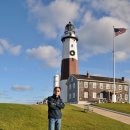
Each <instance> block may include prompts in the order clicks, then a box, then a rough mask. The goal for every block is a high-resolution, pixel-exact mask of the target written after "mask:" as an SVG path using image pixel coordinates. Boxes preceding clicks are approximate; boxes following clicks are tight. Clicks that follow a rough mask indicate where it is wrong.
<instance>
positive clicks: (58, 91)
mask: <svg viewBox="0 0 130 130" xmlns="http://www.w3.org/2000/svg"><path fill="white" fill-rule="evenodd" d="M55 95H56V96H60V89H59V88H57V89H56V90H55Z"/></svg>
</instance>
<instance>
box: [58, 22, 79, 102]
mask: <svg viewBox="0 0 130 130" xmlns="http://www.w3.org/2000/svg"><path fill="white" fill-rule="evenodd" d="M61 41H62V44H63V49H62V63H61V81H60V87H61V97H62V99H63V100H64V102H67V85H66V82H67V79H68V77H69V76H70V75H71V74H78V53H77V41H78V37H77V36H76V33H75V27H74V25H73V24H72V23H71V22H69V23H68V24H67V25H66V26H65V31H64V35H63V36H62V38H61Z"/></svg>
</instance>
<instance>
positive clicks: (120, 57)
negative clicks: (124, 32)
mask: <svg viewBox="0 0 130 130" xmlns="http://www.w3.org/2000/svg"><path fill="white" fill-rule="evenodd" d="M128 58H130V56H129V55H127V53H126V52H122V51H118V52H116V53H115V59H116V61H125V60H127V59H128Z"/></svg>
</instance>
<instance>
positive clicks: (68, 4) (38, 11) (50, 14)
mask: <svg viewBox="0 0 130 130" xmlns="http://www.w3.org/2000/svg"><path fill="white" fill-rule="evenodd" d="M27 4H28V9H29V11H30V12H31V14H33V15H34V16H35V17H36V18H37V20H38V23H37V28H38V29H39V30H40V31H41V32H43V33H44V35H46V36H47V37H50V38H55V37H56V36H57V31H59V30H60V29H63V28H64V26H65V24H67V23H68V21H73V20H75V19H78V16H79V13H78V11H79V9H80V8H79V7H80V6H79V5H78V4H77V3H75V2H72V1H71V0H55V1H52V2H50V3H49V4H48V5H45V4H44V2H42V0H27Z"/></svg>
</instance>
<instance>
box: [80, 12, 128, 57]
mask: <svg viewBox="0 0 130 130" xmlns="http://www.w3.org/2000/svg"><path fill="white" fill-rule="evenodd" d="M88 15H89V16H88ZM113 25H116V27H120V26H121V27H122V26H123V27H127V26H128V25H127V24H126V23H124V22H123V21H121V20H119V19H116V18H113V17H102V18H100V19H96V18H93V16H91V15H90V13H88V12H87V14H86V15H85V16H84V19H83V25H82V26H81V27H80V28H79V30H78V35H79V42H80V43H79V44H80V46H79V47H80V50H82V51H81V52H80V53H84V52H86V53H84V55H85V56H84V55H82V58H83V59H85V58H88V57H89V56H92V55H97V54H101V53H108V52H110V51H112V44H113ZM128 34H129V33H125V34H122V36H118V39H117V38H115V43H116V44H115V46H116V50H117V51H120V50H122V48H124V49H123V50H122V51H125V49H128V47H130V44H129V40H130V38H129V35H128ZM124 42H125V43H124ZM124 44H125V45H126V46H124Z"/></svg>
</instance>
